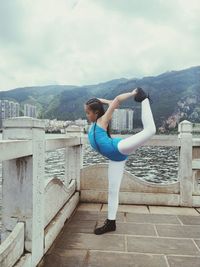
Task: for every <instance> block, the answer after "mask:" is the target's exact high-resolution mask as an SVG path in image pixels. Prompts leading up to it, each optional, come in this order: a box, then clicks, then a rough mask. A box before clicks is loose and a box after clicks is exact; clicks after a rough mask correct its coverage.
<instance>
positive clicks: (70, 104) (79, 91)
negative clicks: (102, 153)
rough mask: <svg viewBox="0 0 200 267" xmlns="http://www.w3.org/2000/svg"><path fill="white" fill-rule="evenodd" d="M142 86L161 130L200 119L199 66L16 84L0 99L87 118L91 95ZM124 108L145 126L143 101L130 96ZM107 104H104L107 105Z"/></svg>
mask: <svg viewBox="0 0 200 267" xmlns="http://www.w3.org/2000/svg"><path fill="white" fill-rule="evenodd" d="M138 86H139V87H142V88H143V89H144V90H145V91H146V92H149V94H150V97H151V98H152V101H153V102H152V103H151V108H152V112H153V115H154V119H155V123H156V127H157V129H158V130H159V131H160V132H169V131H173V130H175V129H177V123H178V122H180V121H181V120H183V119H187V120H189V121H191V122H199V118H200V105H199V103H200V66H196V67H191V68H188V69H185V70H180V71H168V72H165V73H163V74H160V75H158V76H147V77H143V78H141V79H137V78H133V79H126V78H121V79H115V80H111V81H108V82H103V83H99V84H94V85H84V86H73V85H51V86H34V87H23V88H16V89H12V90H9V91H2V92H0V99H9V100H16V101H18V102H19V103H20V104H21V112H22V110H23V104H25V103H30V104H34V105H36V106H37V110H38V117H39V118H49V119H54V118H57V119H58V120H75V119H78V118H82V119H86V116H85V112H84V108H83V104H84V103H85V102H86V101H87V100H88V99H89V98H91V97H99V98H107V99H113V98H114V97H115V96H117V95H118V94H121V93H125V92H130V91H131V90H133V89H134V88H136V87H138ZM120 107H121V108H132V109H133V110H134V127H142V123H141V108H140V107H141V104H140V103H137V102H135V101H134V99H133V98H131V99H127V100H126V101H124V102H123V103H121V105H120ZM106 108H107V107H105V109H106Z"/></svg>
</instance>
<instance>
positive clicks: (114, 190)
mask: <svg viewBox="0 0 200 267" xmlns="http://www.w3.org/2000/svg"><path fill="white" fill-rule="evenodd" d="M141 119H142V124H143V130H142V131H140V132H139V133H136V134H134V135H132V136H129V137H127V138H124V139H122V140H121V141H120V142H119V143H118V149H119V151H120V152H121V153H122V154H126V155H130V154H132V153H133V152H134V151H135V150H136V149H137V148H138V147H139V146H141V145H142V144H144V143H145V142H146V141H147V140H148V139H150V138H151V137H152V136H153V135H154V134H155V133H156V126H155V123H154V119H153V114H152V111H151V107H150V103H149V99H148V98H145V99H144V100H143V101H142V102H141ZM125 162H126V160H123V161H113V160H109V165H108V219H110V220H115V219H116V214H117V209H118V205H119V189H120V185H121V180H122V177H123V173H124V166H125Z"/></svg>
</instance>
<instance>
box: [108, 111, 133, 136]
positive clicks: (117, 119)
mask: <svg viewBox="0 0 200 267" xmlns="http://www.w3.org/2000/svg"><path fill="white" fill-rule="evenodd" d="M133 112H134V111H133V110H132V109H115V110H114V112H113V115H112V120H111V128H112V129H113V130H119V131H122V130H132V129H133Z"/></svg>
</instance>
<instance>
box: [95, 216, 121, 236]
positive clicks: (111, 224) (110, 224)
mask: <svg viewBox="0 0 200 267" xmlns="http://www.w3.org/2000/svg"><path fill="white" fill-rule="evenodd" d="M115 230H116V221H115V220H109V219H106V220H105V221H104V225H103V226H101V227H99V228H96V229H95V230H94V233H95V234H96V235H101V234H103V233H105V232H110V231H115Z"/></svg>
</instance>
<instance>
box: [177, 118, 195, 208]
mask: <svg viewBox="0 0 200 267" xmlns="http://www.w3.org/2000/svg"><path fill="white" fill-rule="evenodd" d="M178 131H179V135H178V137H179V138H180V143H181V146H180V151H179V153H180V154H179V170H178V178H179V181H180V205H181V206H188V207H192V204H193V201H192V190H193V179H192V123H191V122H189V121H187V120H184V121H182V122H181V123H179V125H178Z"/></svg>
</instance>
